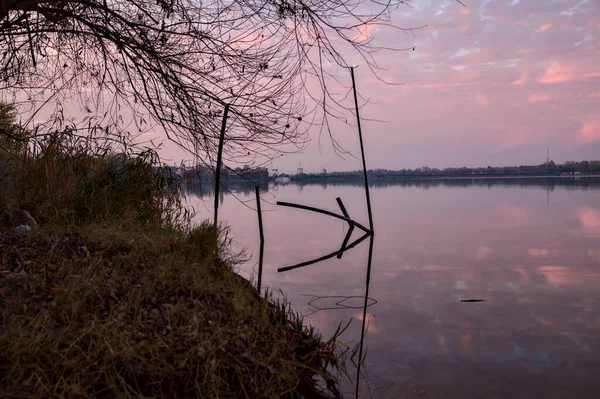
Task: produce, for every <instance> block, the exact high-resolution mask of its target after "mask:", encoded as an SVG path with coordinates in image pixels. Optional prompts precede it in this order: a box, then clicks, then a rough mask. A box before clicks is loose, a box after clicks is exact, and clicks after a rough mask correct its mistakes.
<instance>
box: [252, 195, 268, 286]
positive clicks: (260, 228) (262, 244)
mask: <svg viewBox="0 0 600 399" xmlns="http://www.w3.org/2000/svg"><path fill="white" fill-rule="evenodd" d="M254 191H255V192H256V212H257V213H258V232H259V234H260V255H259V256H258V293H259V295H260V287H261V283H262V267H263V255H264V252H265V236H264V235H263V222H262V211H261V209H260V194H259V192H258V186H254Z"/></svg>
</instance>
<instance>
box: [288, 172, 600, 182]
mask: <svg viewBox="0 0 600 399" xmlns="http://www.w3.org/2000/svg"><path fill="white" fill-rule="evenodd" d="M579 178H600V175H598V174H595V175H587V174H586V175H542V174H535V175H528V174H522V175H481V174H476V175H375V176H373V175H370V176H369V180H370V181H373V182H376V181H395V180H473V179H579ZM290 180H291V182H294V183H310V182H327V181H336V182H340V181H347V182H352V181H362V180H363V177H362V176H360V175H351V176H335V175H325V176H302V177H299V176H290Z"/></svg>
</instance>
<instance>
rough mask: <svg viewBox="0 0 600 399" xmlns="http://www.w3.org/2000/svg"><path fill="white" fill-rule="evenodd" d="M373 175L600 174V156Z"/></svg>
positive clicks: (333, 175)
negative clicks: (586, 158)
mask: <svg viewBox="0 0 600 399" xmlns="http://www.w3.org/2000/svg"><path fill="white" fill-rule="evenodd" d="M368 173H369V175H370V176H373V177H382V178H385V177H401V176H405V177H420V176H428V177H429V176H431V177H433V176H448V177H449V176H526V175H593V174H600V160H596V161H579V162H575V161H567V162H565V163H564V164H556V163H554V161H550V162H547V163H543V164H541V165H520V166H487V167H476V168H468V167H460V168H445V169H438V168H430V167H428V166H423V167H420V168H416V169H400V170H392V169H369V171H368ZM361 175H362V171H358V170H355V171H348V172H329V173H327V174H326V176H327V177H329V178H336V177H337V178H359V177H360V176H361ZM323 176H324V174H323V173H310V174H304V175H303V177H304V178H318V177H323Z"/></svg>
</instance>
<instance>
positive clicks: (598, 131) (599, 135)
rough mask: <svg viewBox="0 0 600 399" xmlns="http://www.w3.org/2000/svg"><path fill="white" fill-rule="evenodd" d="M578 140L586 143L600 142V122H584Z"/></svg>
mask: <svg viewBox="0 0 600 399" xmlns="http://www.w3.org/2000/svg"><path fill="white" fill-rule="evenodd" d="M578 138H579V140H580V141H582V142H584V143H589V142H592V141H597V140H600V121H588V122H584V123H583V126H582V127H581V129H579V136H578Z"/></svg>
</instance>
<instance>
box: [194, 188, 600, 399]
mask: <svg viewBox="0 0 600 399" xmlns="http://www.w3.org/2000/svg"><path fill="white" fill-rule="evenodd" d="M509 180H511V181H510V182H507V181H502V182H499V183H498V184H490V182H489V181H486V182H485V184H482V183H475V184H472V183H468V184H464V182H462V181H461V182H460V183H459V184H455V182H452V183H449V184H448V181H438V182H427V183H419V182H402V183H401V184H395V185H394V184H387V183H386V184H385V185H377V184H374V185H372V191H371V194H372V200H373V209H374V217H375V225H376V226H377V236H376V239H375V241H374V243H373V245H374V252H373V267H372V275H371V284H370V294H369V296H370V297H371V298H373V299H374V300H376V301H377V303H373V304H371V306H369V308H368V309H367V312H366V320H367V321H368V325H369V329H368V332H367V334H366V337H365V348H367V349H368V350H367V356H366V358H365V363H364V365H365V367H364V370H365V373H364V374H363V375H364V376H365V377H366V378H367V379H366V381H368V383H364V381H365V380H362V381H363V382H361V389H360V395H361V397H368V396H369V395H371V396H372V397H375V398H386V397H390V398H392V397H394V398H395V397H415V396H416V397H419V395H421V396H422V397H437V396H435V395H438V396H439V397H486V398H487V397H506V396H510V397H540V396H543V397H568V398H570V397H597V396H598V395H599V394H600V390H599V389H600V388H598V385H597V383H596V381H595V378H596V376H597V375H600V360H599V359H600V353H599V352H600V311H599V309H600V204H599V203H598V193H599V192H598V189H599V188H600V184H599V183H600V179H556V181H553V182H552V183H549V182H548V181H547V180H546V179H544V180H543V181H541V182H538V183H537V185H536V184H533V181H532V180H533V179H527V181H526V182H520V181H518V179H509ZM425 184H427V186H425ZM332 185H333V184H329V188H328V190H327V191H326V192H325V191H323V188H322V187H321V186H320V185H309V184H306V185H303V186H302V189H303V190H302V197H301V199H300V194H299V192H298V187H297V186H294V185H289V186H281V187H279V188H278V191H277V192H273V191H269V192H267V191H264V196H265V197H267V196H269V195H273V196H275V197H276V198H275V200H282V201H290V202H301V203H303V204H307V205H312V206H315V207H322V208H326V209H329V210H331V211H337V209H336V207H335V202H334V201H333V197H334V196H339V197H341V198H342V199H343V200H344V204H345V205H346V208H347V209H348V212H349V214H350V215H352V216H353V218H355V219H356V220H358V221H363V222H364V221H365V220H367V219H366V212H365V203H364V194H363V192H362V186H360V185H358V184H357V185H356V186H348V185H335V187H331V186H332ZM424 188H428V189H427V190H425V189H424ZM465 188H466V189H465ZM547 193H550V194H549V195H550V198H549V199H550V201H549V203H548V198H547ZM243 195H244V194H243V193H242V194H241V196H243ZM248 197H249V199H253V196H252V193H249V194H248ZM193 198H194V197H188V201H190V202H191V199H193ZM274 202H275V201H273V204H272V205H269V204H265V206H264V223H265V224H264V227H265V239H266V246H265V265H264V270H265V271H264V275H263V286H268V287H271V288H272V289H281V290H282V291H283V292H284V293H285V294H286V295H287V296H288V298H289V299H290V300H291V301H292V304H293V306H294V307H295V310H297V311H299V312H301V313H303V314H306V315H308V316H307V317H306V319H305V320H306V322H308V323H311V324H313V325H315V326H316V327H317V328H319V329H320V330H321V332H322V333H323V335H324V336H326V337H327V336H328V335H330V334H332V333H333V332H334V331H335V328H336V327H337V326H338V325H339V323H340V322H345V321H347V320H350V319H352V320H354V322H353V323H352V324H351V327H350V328H349V330H348V331H347V332H346V333H345V335H344V337H343V339H344V340H345V342H346V343H347V344H349V345H355V344H358V343H359V341H360V335H361V322H362V320H363V319H364V318H365V317H364V316H363V313H364V312H363V311H361V310H358V309H356V308H355V306H356V305H357V303H356V302H359V301H360V300H359V299H353V300H352V302H351V303H352V305H353V306H352V307H348V308H343V307H340V306H327V305H328V304H329V305H330V304H331V303H330V302H327V301H326V302H320V301H317V303H318V304H319V307H322V308H329V307H332V308H334V309H323V310H320V311H318V312H316V313H314V311H315V309H314V307H311V305H310V302H311V299H312V298H315V297H327V296H339V297H353V298H355V297H359V298H364V294H365V276H366V266H365V260H366V259H367V257H368V255H369V254H368V248H367V247H368V245H366V242H365V243H363V244H362V245H360V246H357V247H356V248H354V249H353V252H350V253H347V254H345V255H344V256H343V257H342V259H336V258H335V257H334V258H332V259H328V260H326V261H324V262H323V263H319V264H318V265H312V266H310V267H307V268H301V269H298V270H293V271H290V272H287V273H277V268H279V267H281V266H285V265H290V264H294V263H299V262H302V261H305V260H307V259H310V258H316V257H319V256H321V255H323V254H327V253H330V252H332V251H336V250H338V249H339V245H340V240H341V237H344V235H345V234H346V232H347V226H346V224H345V222H342V221H339V222H338V221H332V220H330V218H328V217H326V216H321V215H312V214H308V213H307V212H303V211H300V210H292V209H285V210H283V209H281V208H278V207H276V206H275V205H274ZM221 215H222V217H223V219H224V220H225V221H226V222H227V223H228V224H229V225H230V226H231V227H232V230H233V235H234V236H235V237H236V239H237V240H238V242H239V244H240V246H245V247H247V248H250V249H251V250H253V251H254V252H255V253H256V254H258V250H257V249H258V236H257V226H256V214H255V213H254V211H253V210H252V209H250V208H247V207H245V206H242V205H240V203H239V202H238V201H236V200H235V199H234V198H233V197H231V196H228V195H225V197H224V203H223V206H222V208H221ZM206 217H210V215H206ZM358 234H359V233H358V232H355V233H354V235H353V237H352V239H356V238H358V237H359V235H358ZM254 262H255V261H254ZM254 262H250V263H248V264H247V265H245V266H244V267H242V269H241V270H240V273H241V274H242V275H244V276H246V277H251V276H252V273H253V271H252V268H253V265H254ZM472 298H477V299H484V300H485V302H479V303H462V302H460V301H461V300H463V299H472ZM321 305H323V306H321ZM311 313H312V314H311ZM344 389H345V393H346V394H347V395H348V396H349V397H352V396H354V381H353V382H351V383H349V384H348V385H346V386H345V387H344ZM427 395H429V396H427Z"/></svg>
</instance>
